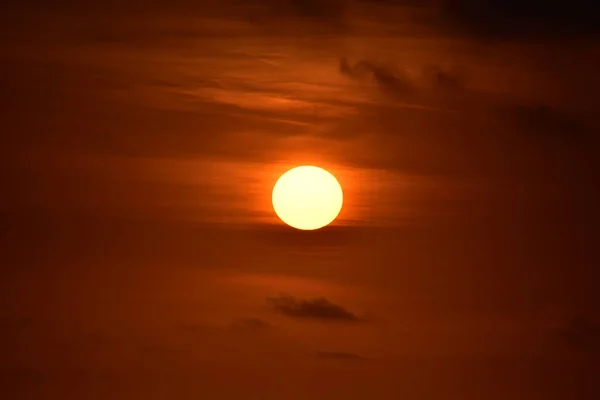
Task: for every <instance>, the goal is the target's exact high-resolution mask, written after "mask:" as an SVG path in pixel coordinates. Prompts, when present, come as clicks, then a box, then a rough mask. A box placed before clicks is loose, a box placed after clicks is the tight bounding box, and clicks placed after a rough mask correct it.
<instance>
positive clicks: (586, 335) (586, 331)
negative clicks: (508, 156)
mask: <svg viewBox="0 0 600 400" xmlns="http://www.w3.org/2000/svg"><path fill="white" fill-rule="evenodd" d="M559 334H560V336H561V337H562V338H563V339H564V340H565V341H566V343H567V344H568V345H569V346H571V347H573V348H575V349H578V350H582V351H586V352H590V351H592V352H597V351H600V324H599V323H598V322H596V321H593V320H591V319H589V318H586V317H584V316H581V315H577V316H573V317H571V318H570V319H568V320H567V321H565V324H564V326H563V327H562V328H561V329H560V330H559Z"/></svg>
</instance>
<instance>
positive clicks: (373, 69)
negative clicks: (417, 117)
mask: <svg viewBox="0 0 600 400" xmlns="http://www.w3.org/2000/svg"><path fill="white" fill-rule="evenodd" d="M339 71H340V73H341V74H342V75H345V76H347V77H350V78H352V79H355V80H357V81H362V82H369V81H370V82H374V83H375V84H376V85H377V87H378V88H379V89H380V90H381V92H382V93H383V94H386V95H388V96H389V97H390V98H391V99H395V100H401V101H409V102H417V103H422V104H423V105H425V104H429V103H432V102H433V101H434V100H439V99H438V97H439V96H440V95H447V94H451V95H453V96H456V95H457V94H464V92H465V91H466V79H467V75H468V74H467V71H466V69H465V68H462V67H460V66H452V67H450V68H443V67H441V66H438V65H429V66H425V67H423V68H422V69H421V71H420V72H419V73H417V74H409V73H407V72H406V69H405V68H402V67H396V66H394V65H391V64H386V63H382V62H377V61H372V60H359V61H357V62H355V63H354V64H351V63H350V61H348V59H347V58H346V57H341V58H340V63H339Z"/></svg>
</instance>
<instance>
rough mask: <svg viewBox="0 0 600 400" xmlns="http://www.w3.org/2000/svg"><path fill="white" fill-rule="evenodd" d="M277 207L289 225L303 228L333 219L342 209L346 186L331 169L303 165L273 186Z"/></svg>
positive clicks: (324, 223)
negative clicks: (331, 172) (344, 186)
mask: <svg viewBox="0 0 600 400" xmlns="http://www.w3.org/2000/svg"><path fill="white" fill-rule="evenodd" d="M272 200H273V208H274V209H275V213H276V214H277V216H278V217H279V218H280V219H281V220H282V221H283V222H285V223H286V224H288V225H290V226H292V227H294V228H297V229H302V230H313V229H319V228H322V227H324V226H326V225H329V224H330V223H331V222H333V220H334V219H336V217H337V216H338V214H339V213H340V211H341V210H342V204H343V202H344V194H343V192H342V187H341V186H340V184H339V182H338V181H337V179H335V177H334V176H333V175H332V174H330V173H329V172H328V171H326V170H324V169H322V168H318V167H313V166H302V167H296V168H293V169H290V170H289V171H287V172H286V173H285V174H283V175H281V177H280V178H279V179H278V180H277V183H275V186H274V187H273V198H272Z"/></svg>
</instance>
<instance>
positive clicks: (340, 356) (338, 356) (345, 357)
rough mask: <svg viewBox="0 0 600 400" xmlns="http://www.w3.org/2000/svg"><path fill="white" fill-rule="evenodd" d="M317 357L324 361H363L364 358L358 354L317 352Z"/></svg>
mask: <svg viewBox="0 0 600 400" xmlns="http://www.w3.org/2000/svg"><path fill="white" fill-rule="evenodd" d="M317 357H318V358H321V359H324V360H342V361H362V360H364V358H363V357H362V356H360V355H358V354H356V353H345V352H337V351H317Z"/></svg>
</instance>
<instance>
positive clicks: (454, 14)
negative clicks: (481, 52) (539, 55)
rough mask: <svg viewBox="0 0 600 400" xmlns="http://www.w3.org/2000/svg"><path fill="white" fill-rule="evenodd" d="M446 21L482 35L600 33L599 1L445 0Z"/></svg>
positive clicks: (521, 35)
mask: <svg viewBox="0 0 600 400" xmlns="http://www.w3.org/2000/svg"><path fill="white" fill-rule="evenodd" d="M439 6H440V11H441V15H442V18H443V19H444V21H443V23H446V24H449V26H452V27H453V28H457V29H459V30H460V31H462V32H465V33H469V34H473V35H476V36H478V37H480V38H522V37H563V38H564V37H567V36H580V35H592V34H593V35H598V34H599V33H600V13H599V11H598V10H599V9H598V6H597V2H595V1H593V0H575V1H571V2H568V3H565V2H559V1H557V2H550V1H542V0H532V1H519V0H487V1H482V0H441V1H440V2H439Z"/></svg>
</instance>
